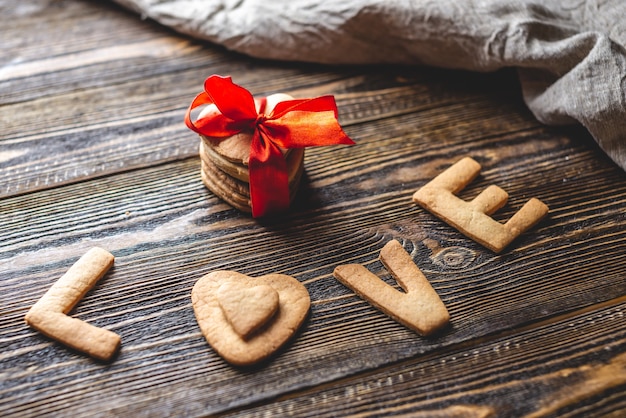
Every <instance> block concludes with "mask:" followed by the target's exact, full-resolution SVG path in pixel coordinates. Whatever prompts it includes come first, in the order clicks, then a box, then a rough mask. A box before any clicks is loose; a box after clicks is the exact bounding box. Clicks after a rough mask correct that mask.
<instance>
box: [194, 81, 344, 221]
mask: <svg viewBox="0 0 626 418" xmlns="http://www.w3.org/2000/svg"><path fill="white" fill-rule="evenodd" d="M264 103H265V102H264V101H263V106H262V109H260V112H257V110H256V106H255V103H254V98H253V97H252V94H251V93H250V92H249V91H248V90H246V89H245V88H243V87H241V86H238V85H236V84H234V83H233V82H232V80H231V78H230V77H222V76H218V75H212V76H210V77H209V78H207V79H206V80H205V82H204V91H203V92H202V93H200V94H198V95H197V96H196V98H195V99H194V100H193V102H191V105H190V106H189V109H187V113H186V115H185V124H186V125H187V127H189V129H191V130H193V131H195V132H197V133H199V134H201V135H204V136H208V137H213V138H227V137H230V136H232V135H235V134H237V133H240V132H251V133H252V143H251V144H250V158H249V160H248V170H249V174H250V201H251V203H252V216H253V217H260V216H265V215H269V214H272V213H277V212H282V211H285V210H287V209H288V208H289V201H290V199H289V178H288V174H287V163H286V162H285V158H284V156H283V153H282V152H281V150H280V148H279V147H281V148H303V147H310V146H324V145H336V144H349V145H351V144H354V142H353V141H352V140H351V139H350V138H349V137H348V136H347V135H346V134H345V132H344V131H343V130H342V129H341V126H339V122H338V121H337V105H336V103H335V99H334V97H333V96H322V97H317V98H314V99H296V100H287V101H284V102H280V103H278V104H277V105H276V106H275V107H274V109H273V110H272V112H271V113H270V114H268V115H266V114H265V113H263V112H264V110H265V109H264V107H265V106H264ZM209 104H215V106H216V107H217V109H218V110H219V111H220V113H216V114H213V115H208V116H205V117H202V118H199V119H198V120H196V121H195V122H193V121H192V120H191V111H192V110H193V109H195V108H197V107H199V106H202V105H209Z"/></svg>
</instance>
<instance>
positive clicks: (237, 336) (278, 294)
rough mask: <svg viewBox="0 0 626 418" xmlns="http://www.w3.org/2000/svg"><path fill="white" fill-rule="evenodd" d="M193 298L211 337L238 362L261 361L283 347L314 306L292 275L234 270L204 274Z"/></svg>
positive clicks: (218, 348) (217, 348)
mask: <svg viewBox="0 0 626 418" xmlns="http://www.w3.org/2000/svg"><path fill="white" fill-rule="evenodd" d="M191 302H192V305H193V309H194V312H195V315H196V320H197V321H198V325H199V326H200V330H201V331H202V334H203V335H204V337H205V338H206V340H207V342H208V343H209V344H210V345H211V347H213V348H214V349H215V351H217V353H218V354H219V355H220V356H222V358H224V359H225V360H226V361H228V362H229V363H231V364H234V365H237V366H249V365H252V364H254V363H257V362H260V361H262V360H264V359H266V358H268V357H269V356H270V355H271V354H272V353H274V352H275V351H276V350H278V349H279V348H280V347H281V346H282V345H283V344H284V343H285V342H287V340H289V338H290V337H291V336H292V335H293V334H294V333H295V332H296V330H298V328H300V325H302V323H303V322H304V319H305V318H306V316H307V313H308V312H309V308H310V306H311V299H310V297H309V293H308V292H307V290H306V288H305V287H304V286H303V285H302V284H301V283H300V282H299V281H297V280H296V279H294V278H293V277H291V276H287V275H284V274H267V275H265V276H261V277H250V276H246V275H244V274H241V273H237V272H235V271H228V270H219V271H214V272H212V273H209V274H207V275H205V276H203V277H202V278H200V280H198V281H197V282H196V284H195V285H194V287H193V289H192V291H191Z"/></svg>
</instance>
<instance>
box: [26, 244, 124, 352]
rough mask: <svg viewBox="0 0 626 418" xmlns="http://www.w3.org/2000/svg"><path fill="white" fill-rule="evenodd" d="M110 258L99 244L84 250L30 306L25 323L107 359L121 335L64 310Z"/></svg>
mask: <svg viewBox="0 0 626 418" xmlns="http://www.w3.org/2000/svg"><path fill="white" fill-rule="evenodd" d="M113 260H114V257H113V255H112V254H111V253H109V252H108V251H106V250H103V249H102V248H92V249H90V250H89V251H87V253H85V255H83V256H82V257H81V258H80V259H79V260H78V261H77V262H76V263H75V264H74V265H73V266H72V267H70V269H69V270H68V271H67V272H66V273H65V274H64V275H63V276H62V277H61V278H60V279H59V280H58V281H57V282H56V283H54V284H53V285H52V287H51V288H50V289H49V290H48V291H47V292H46V293H45V294H44V295H43V296H42V297H41V299H39V300H38V301H37V303H35V304H34V305H33V307H32V308H30V310H29V311H28V313H27V314H26V317H25V321H26V323H27V324H28V325H29V326H31V327H33V328H35V329H36V330H37V331H39V332H41V333H42V334H44V335H46V336H48V337H50V338H52V339H54V340H56V341H58V342H60V343H63V344H65V345H67V346H69V347H71V348H73V349H75V350H78V351H81V352H83V353H86V354H88V355H90V356H91V357H94V358H96V359H98V360H104V361H108V360H110V359H111V358H112V357H113V356H114V355H115V353H116V352H117V351H118V349H119V347H120V344H121V338H120V336H119V335H117V334H116V333H114V332H112V331H108V330H106V329H103V328H98V327H95V326H93V325H90V324H88V323H87V322H84V321H81V320H80V319H77V318H72V317H70V316H67V313H69V312H70V311H71V310H72V308H74V306H76V304H78V302H79V301H80V300H81V299H82V298H83V296H85V294H86V293H87V292H88V291H89V290H90V289H91V288H92V287H93V286H94V285H95V284H96V283H97V282H98V280H100V279H101V278H102V276H104V274H105V273H106V272H107V271H108V270H109V269H110V268H111V266H112V265H113Z"/></svg>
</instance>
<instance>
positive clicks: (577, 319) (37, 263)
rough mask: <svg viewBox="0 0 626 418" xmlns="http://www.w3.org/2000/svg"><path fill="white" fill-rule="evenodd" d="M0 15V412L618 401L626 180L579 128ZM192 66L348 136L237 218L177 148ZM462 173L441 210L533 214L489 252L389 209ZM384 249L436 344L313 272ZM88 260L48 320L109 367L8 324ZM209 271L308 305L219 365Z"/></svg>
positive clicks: (414, 90) (116, 18)
mask: <svg viewBox="0 0 626 418" xmlns="http://www.w3.org/2000/svg"><path fill="white" fill-rule="evenodd" d="M0 10H2V11H3V14H2V15H0V19H1V21H0V26H1V27H2V30H3V33H4V31H6V33H8V34H11V36H10V41H8V42H7V48H5V49H3V50H2V52H0V54H1V55H0V56H1V58H2V67H1V68H0V109H1V111H0V122H1V124H2V127H3V131H2V133H1V134H0V265H1V267H2V268H1V269H0V415H2V416H16V417H17V416H20V417H22V416H56V415H59V414H61V413H62V414H69V415H72V416H97V415H108V416H203V415H213V414H221V413H224V414H231V413H232V414H234V415H246V414H258V415H263V414H266V413H274V414H275V415H280V416H283V415H287V414H288V413H290V412H293V413H294V414H297V415H314V414H315V415H317V414H318V413H319V415H320V416H322V415H328V416H331V415H350V414H354V415H364V416H367V415H376V414H385V415H398V416H402V415H403V414H404V415H407V414H417V416H463V414H466V415H469V416H489V414H494V413H495V414H497V415H498V416H520V415H524V414H531V413H534V412H537V411H543V412H545V414H544V415H547V416H550V415H552V416H555V415H558V416H583V415H586V416H594V415H602V414H605V415H607V414H611V413H614V412H615V411H618V410H621V409H623V408H624V405H625V404H626V397H625V396H624V393H625V391H624V390H623V389H624V382H623V381H622V380H620V379H621V378H622V377H623V373H624V371H623V370H624V367H623V365H624V360H623V358H622V357H621V356H620V355H621V353H623V349H624V341H625V340H624V329H623V326H622V325H621V323H622V322H623V321H621V319H622V316H623V312H622V311H623V309H624V302H623V297H624V294H626V276H625V275H624V271H626V261H625V260H626V257H625V256H626V247H624V245H623V243H624V242H625V239H626V213H625V212H624V207H625V203H626V175H625V174H624V172H623V171H621V170H619V169H618V168H617V167H616V166H615V165H614V164H613V163H612V162H611V161H610V160H609V159H608V158H606V157H605V156H604V155H603V154H602V153H601V152H600V151H599V150H598V148H597V146H596V145H595V143H594V142H593V140H592V139H591V138H590V137H589V136H588V135H587V134H586V133H585V132H584V131H583V130H582V129H579V128H562V129H556V128H548V127H545V126H542V125H541V124H539V123H538V122H537V121H536V120H534V118H533V117H532V115H530V113H529V112H528V111H527V109H526V108H525V107H524V105H523V104H522V102H521V99H520V97H519V93H518V90H517V84H516V81H515V78H514V74H513V73H512V72H508V71H503V72H499V73H496V74H468V73H463V72H455V71H443V70H435V69H428V68H392V67H366V68H359V67H340V68H333V67H320V66H309V65H307V66H304V65H299V64H293V63H273V62H262V61H257V60H252V59H249V58H246V57H242V56H239V55H235V54H231V53H228V52H226V51H223V50H221V49H219V48H217V47H214V46H211V45H206V44H203V43H201V42H196V41H193V40H189V39H187V38H184V37H179V36H177V35H175V34H173V33H171V32H169V31H167V30H165V29H162V28H159V27H157V26H156V25H154V24H153V23H151V22H148V21H141V20H140V19H138V18H137V17H136V16H134V15H132V14H131V13H128V12H125V11H123V10H120V9H118V8H117V7H115V6H111V5H107V4H101V3H97V2H88V1H77V2H74V1H51V2H47V1H43V0H41V1H35V2H32V3H31V4H30V5H21V4H18V5H14V4H13V2H6V1H5V2H1V1H0ZM32 27H37V28H39V30H37V31H31V30H27V28H32ZM111 28H122V29H120V30H112V29H111ZM142 45H143V46H146V45H151V46H153V47H156V49H155V50H151V51H147V50H145V49H143V48H142V47H141V46H142ZM159 48H161V49H159ZM159 51H160V52H159ZM102 52H106V53H107V54H110V55H101V54H100V53H102ZM211 73H222V74H225V73H228V74H231V75H233V77H234V79H235V81H236V82H238V83H240V84H242V85H245V86H246V87H247V88H249V89H250V90H251V91H253V92H254V93H255V94H266V93H273V92H278V91H282V92H286V93H289V94H292V95H293V96H294V97H308V96H316V95H321V94H334V95H335V97H336V99H337V102H338V106H339V118H340V122H341V123H342V125H343V126H344V128H345V130H346V132H347V133H348V134H349V135H350V136H351V137H352V138H353V139H354V140H355V142H356V143H357V144H356V145H355V146H352V147H327V148H313V149H309V150H307V154H306V160H305V170H306V172H305V176H304V179H303V182H302V184H301V186H300V191H299V193H298V196H297V197H296V200H295V202H294V205H293V208H292V210H291V211H290V213H289V214H287V215H286V216H285V217H283V218H281V219H276V220H264V221H258V220H253V219H251V218H250V217H249V216H247V215H245V214H241V213H240V212H238V211H237V210H235V209H233V208H231V207H230V206H228V205H227V204H225V203H224V202H222V201H220V200H219V199H218V198H217V197H215V196H214V195H213V194H212V193H211V192H209V191H208V190H207V189H206V188H204V186H203V185H202V182H201V179H200V159H199V157H198V155H197V152H198V151H197V150H198V148H197V147H198V139H197V138H196V137H195V135H194V134H193V133H191V132H190V131H188V130H187V129H186V128H185V127H184V124H183V122H182V117H183V114H184V111H185V109H186V107H187V106H188V104H189V102H190V100H191V99H192V98H193V96H194V95H195V94H196V93H197V92H198V91H199V90H200V89H201V86H202V81H203V80H204V78H205V77H206V76H207V75H209V74H211ZM463 156H471V157H472V158H475V159H476V160H477V161H478V162H479V163H480V164H481V165H482V167H483V168H482V171H481V174H480V176H479V177H478V178H477V179H476V180H474V181H473V182H472V183H471V184H470V185H468V187H466V188H465V189H464V190H463V191H462V192H461V193H460V194H459V195H460V197H462V198H464V199H468V200H469V199H471V198H473V197H474V196H476V195H477V194H478V193H479V192H480V191H481V190H483V189H484V188H486V187H487V186H488V185H490V184H497V185H498V186H500V187H502V188H503V189H504V190H506V191H507V192H508V193H509V202H508V204H507V205H506V206H504V207H503V208H502V209H500V210H499V211H498V212H497V213H496V214H494V215H493V216H494V218H496V219H498V220H500V221H502V220H506V219H509V218H510V217H511V216H512V215H513V213H515V212H516V211H517V210H519V208H520V207H521V206H522V205H523V204H524V203H525V202H526V201H527V200H528V199H529V198H531V197H537V198H539V199H541V200H542V201H544V202H545V203H546V204H547V205H548V206H549V207H550V214H549V215H548V217H547V218H545V219H544V220H543V221H541V222H540V223H539V224H538V225H537V226H535V227H533V228H532V229H531V230H530V231H528V232H526V233H524V234H522V235H521V236H520V237H519V238H518V239H516V240H515V241H514V242H513V243H512V244H511V245H510V246H509V247H508V248H507V249H506V250H505V251H504V252H503V253H502V254H499V255H495V254H493V253H492V252H490V251H489V250H487V249H485V248H483V247H481V246H480V245H479V244H477V243H474V242H472V241H471V240H469V239H467V238H465V237H464V236H462V235H460V234H459V233H458V232H456V231H455V230H453V229H452V228H450V227H448V226H447V225H445V224H444V223H442V222H441V221H439V220H438V219H437V218H435V217H434V216H432V215H431V214H429V213H427V212H425V211H424V210H422V209H421V208H419V207H418V206H416V205H415V204H413V203H412V202H411V196H412V194H413V192H414V191H415V190H417V189H418V188H419V187H421V186H422V185H423V184H425V183H427V182H428V181H429V180H430V179H432V178H433V177H434V176H435V175H436V174H438V173H439V172H441V171H442V170H443V169H445V168H446V167H448V166H449V165H450V164H452V163H453V162H455V161H457V160H458V159H459V158H461V157H463ZM390 239H397V240H399V241H400V242H401V243H402V245H403V247H404V248H405V249H406V250H407V251H408V252H409V253H410V254H411V256H412V258H413V259H414V261H415V263H416V264H417V266H418V267H419V268H420V270H422V272H423V273H424V274H425V275H426V277H427V278H428V279H429V281H430V282H431V284H432V285H433V287H434V289H435V290H436V291H437V293H438V294H439V295H440V297H441V298H442V300H443V301H444V303H445V304H446V307H447V308H448V310H449V312H450V315H451V325H450V327H448V328H446V329H445V330H443V331H442V332H441V333H439V334H437V335H436V336H434V337H430V338H422V337H420V336H419V335H417V334H416V333H414V332H412V331H410V330H408V329H406V328H404V327H403V326H401V325H399V324H397V323H395V322H394V321H393V320H391V319H390V318H388V317H386V316H385V315H384V314H382V313H381V312H379V311H377V310H376V309H374V308H372V307H371V306H370V305H368V304H367V303H366V302H364V301H363V300H361V299H360V298H358V297H357V296H355V295H354V294H353V293H352V292H351V291H349V290H348V289H347V288H346V287H344V286H343V285H341V284H340V283H339V282H338V281H337V280H335V279H334V278H333V276H332V271H333V269H334V267H335V266H337V265H339V264H345V263H362V264H364V265H365V266H366V267H368V269H369V270H371V271H373V272H375V273H376V274H377V275H379V276H380V277H381V278H383V279H384V280H386V281H388V283H390V284H392V285H395V282H394V281H393V280H392V279H391V278H390V277H389V276H388V273H387V272H386V271H385V269H384V268H383V266H382V264H380V262H378V261H376V260H377V258H378V254H379V252H380V249H381V248H382V247H383V246H384V245H385V244H386V243H387V242H388V241H389V240H390ZM92 246H101V247H103V248H105V249H107V250H109V251H110V252H111V253H113V254H114V255H115V259H116V261H115V265H114V267H113V268H112V270H111V271H110V272H109V273H108V274H107V275H106V276H105V277H104V278H103V279H102V280H101V281H100V282H99V283H98V285H97V286H96V287H95V288H94V289H93V290H92V291H91V292H90V293H88V294H87V295H86V296H85V297H84V298H83V299H82V301H81V303H80V304H79V305H78V306H77V307H76V309H75V310H74V311H73V312H72V313H71V315H73V316H76V317H77V318H79V319H81V320H84V321H87V322H89V323H91V324H93V325H95V326H98V327H103V328H107V329H110V330H112V331H114V332H115V333H117V334H119V335H120V336H121V337H122V348H121V351H120V353H119V355H118V357H117V358H116V359H115V360H114V361H113V362H112V363H109V364H107V363H98V362H94V361H93V360H90V359H88V358H86V357H84V356H82V355H81V354H79V353H76V352H72V351H70V350H68V349H66V348H64V347H62V346H60V345H58V344H56V343H54V342H52V341H50V340H48V339H46V338H45V337H42V336H41V335H40V334H38V333H36V332H34V331H32V330H30V329H29V328H28V327H27V326H26V325H25V324H24V321H23V318H24V315H25V314H26V312H27V311H28V309H29V308H30V307H31V306H32V305H33V304H34V303H35V301H36V300H37V299H38V298H39V297H40V296H41V295H42V294H43V293H44V292H45V291H46V289H48V288H49V287H50V285H51V284H52V283H54V281H56V280H57V279H58V278H59V277H60V276H61V275H62V274H63V273H64V272H65V271H67V269H68V268H69V266H71V265H72V264H73V263H74V262H75V261H76V260H77V259H78V258H79V257H80V256H81V255H82V254H84V252H85V251H86V250H87V249H88V248H89V247H92ZM218 269H228V270H235V271H239V272H241V273H243V274H247V275H250V276H261V275H264V274H268V273H281V274H288V275H290V276H293V277H295V278H296V279H298V280H299V281H300V282H302V283H303V284H304V285H305V287H306V288H307V290H308V292H309V294H310V296H311V301H312V307H311V312H310V314H309V317H308V318H307V319H306V321H305V324H304V326H303V328H302V330H301V331H300V332H299V333H298V334H297V335H296V336H295V338H294V339H293V340H292V341H290V342H289V343H288V344H287V346H285V347H284V348H283V349H282V350H281V351H280V352H279V353H278V354H277V355H276V356H274V357H272V358H271V359H270V360H269V361H268V362H266V363H264V364H262V365H260V366H258V367H253V368H244V369H240V368H234V367H232V366H229V365H228V364H227V363H225V362H224V361H223V360H222V359H220V358H219V356H217V354H215V352H213V351H212V349H211V348H210V347H209V346H208V345H207V344H206V342H205V340H204V338H203V337H202V335H201V334H200V331H199V329H198V326H197V324H196V322H195V318H194V315H193V310H192V307H191V299H190V293H191V288H192V287H193V285H194V283H195V282H196V281H197V280H198V279H199V278H200V277H202V276H203V275H204V274H207V273H208V272H210V271H213V270H218ZM485 365H487V370H485ZM607 374H608V375H611V376H613V380H611V379H609V378H607V377H606V376H607ZM567 388H574V389H575V390H572V392H571V394H573V395H572V396H574V395H575V396H574V397H573V398H571V399H570V398H568V396H569V395H568V396H565V394H564V391H565V390H567ZM541 408H543V409H541ZM419 414H421V415H419ZM568 414H569V415H568Z"/></svg>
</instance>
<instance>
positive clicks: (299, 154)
mask: <svg viewBox="0 0 626 418" xmlns="http://www.w3.org/2000/svg"><path fill="white" fill-rule="evenodd" d="M291 99H292V98H291V96H289V95H286V94H274V95H271V96H268V97H267V104H266V113H270V112H271V111H272V109H273V108H274V106H276V104H277V103H279V102H281V101H284V100H291ZM257 106H259V103H258V102H257ZM216 111H218V110H217V108H216V107H215V105H211V106H208V107H207V108H206V109H205V110H204V111H203V112H202V113H201V114H200V116H199V118H201V117H203V116H205V115H207V113H209V112H216ZM200 138H201V141H200V159H201V160H202V181H203V182H204V185H205V186H206V187H207V188H208V189H209V190H211V191H212V192H213V193H215V195H217V196H218V197H219V198H221V199H222V200H224V201H225V202H227V203H228V204H230V205H231V206H233V207H234V208H237V209H239V210H241V211H242V212H247V213H250V212H252V207H251V204H250V184H249V181H250V177H249V173H248V159H249V157H250V144H251V142H252V133H251V132H250V133H248V132H241V133H238V134H235V135H233V136H230V137H228V138H211V137H207V136H204V135H200ZM281 151H282V152H283V155H284V157H285V161H286V162H287V172H288V176H289V195H290V199H291V200H293V198H294V196H295V195H296V192H297V191H298V186H299V184H300V179H301V178H302V173H303V171H304V148H293V149H282V150H281Z"/></svg>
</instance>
